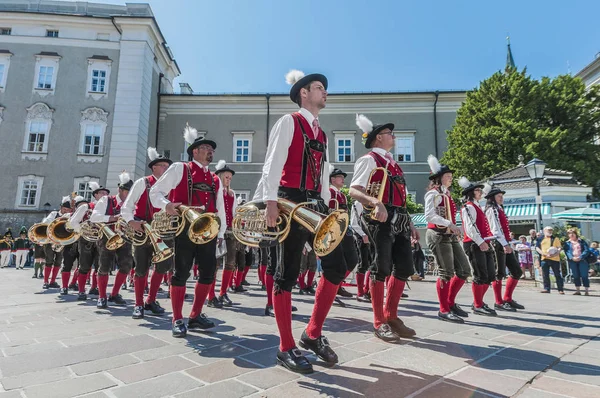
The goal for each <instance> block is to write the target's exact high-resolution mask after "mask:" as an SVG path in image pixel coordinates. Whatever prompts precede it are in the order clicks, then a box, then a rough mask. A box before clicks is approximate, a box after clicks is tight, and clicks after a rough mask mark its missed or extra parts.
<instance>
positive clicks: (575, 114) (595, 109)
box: [441, 68, 600, 188]
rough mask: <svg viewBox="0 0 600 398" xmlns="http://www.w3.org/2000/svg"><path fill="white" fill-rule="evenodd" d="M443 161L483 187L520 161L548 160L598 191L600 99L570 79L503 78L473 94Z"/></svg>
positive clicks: (511, 73)
mask: <svg viewBox="0 0 600 398" xmlns="http://www.w3.org/2000/svg"><path fill="white" fill-rule="evenodd" d="M447 134H448V150H447V151H446V153H445V154H444V156H443V158H442V159H441V160H442V162H443V163H445V164H448V165H449V166H450V167H451V168H452V169H453V170H455V174H456V175H457V176H460V175H465V176H467V177H468V178H469V179H470V180H472V181H481V180H484V179H485V178H488V177H490V176H492V175H494V174H496V173H499V172H501V171H503V170H506V169H508V168H511V167H514V166H515V165H516V164H517V163H518V156H519V155H523V156H525V159H531V158H534V157H537V158H539V159H543V160H544V161H545V162H546V163H547V164H548V167H550V168H555V169H562V170H568V171H572V172H573V173H574V176H575V177H576V178H577V179H578V180H579V181H581V182H583V183H585V184H587V185H590V186H593V187H594V188H598V177H597V173H595V170H598V168H599V167H600V146H598V145H596V144H595V143H594V140H595V139H596V138H597V137H600V96H599V89H598V87H592V88H590V89H589V90H587V91H586V89H585V86H584V84H583V82H582V81H581V79H579V78H575V77H572V76H569V75H563V76H558V77H556V78H554V79H550V78H543V79H542V80H541V81H537V80H535V79H532V78H531V77H530V76H528V75H527V74H526V70H523V71H520V72H519V71H517V70H516V69H513V68H509V69H507V71H506V72H505V73H502V72H497V73H495V74H493V75H492V76H491V77H489V78H488V79H486V80H484V81H482V82H481V84H480V86H479V87H478V88H476V89H474V90H473V91H470V92H469V93H467V98H466V101H465V102H464V103H463V105H462V106H461V108H460V109H459V110H458V113H457V117H456V122H455V125H454V126H453V127H452V129H451V130H449V131H448V132H447Z"/></svg>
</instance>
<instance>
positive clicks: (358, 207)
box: [350, 200, 366, 238]
mask: <svg viewBox="0 0 600 398" xmlns="http://www.w3.org/2000/svg"><path fill="white" fill-rule="evenodd" d="M362 212H363V205H362V203H360V202H359V201H358V200H355V201H354V203H353V204H352V210H350V227H352V229H353V230H354V232H356V233H357V234H358V235H359V236H360V237H361V238H362V237H364V236H365V235H366V234H365V232H364V231H363V229H362V227H361V226H360V222H359V219H360V215H361V213H362Z"/></svg>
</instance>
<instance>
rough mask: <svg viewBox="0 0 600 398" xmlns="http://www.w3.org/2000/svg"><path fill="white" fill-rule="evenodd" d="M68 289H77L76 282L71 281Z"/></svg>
mask: <svg viewBox="0 0 600 398" xmlns="http://www.w3.org/2000/svg"><path fill="white" fill-rule="evenodd" d="M69 290H79V286H77V283H71V284H70V285H69Z"/></svg>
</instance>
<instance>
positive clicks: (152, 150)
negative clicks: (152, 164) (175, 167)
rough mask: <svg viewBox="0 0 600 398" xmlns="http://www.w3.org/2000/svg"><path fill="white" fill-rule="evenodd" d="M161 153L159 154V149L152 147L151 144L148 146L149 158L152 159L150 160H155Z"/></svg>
mask: <svg viewBox="0 0 600 398" xmlns="http://www.w3.org/2000/svg"><path fill="white" fill-rule="evenodd" d="M159 156H160V155H159V154H158V151H157V150H156V148H152V147H151V146H150V147H148V159H150V161H153V160H154V159H158V157H159Z"/></svg>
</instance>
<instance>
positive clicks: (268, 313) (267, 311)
mask: <svg viewBox="0 0 600 398" xmlns="http://www.w3.org/2000/svg"><path fill="white" fill-rule="evenodd" d="M265 315H266V316H275V312H274V311H273V306H272V305H267V306H266V307H265Z"/></svg>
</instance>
